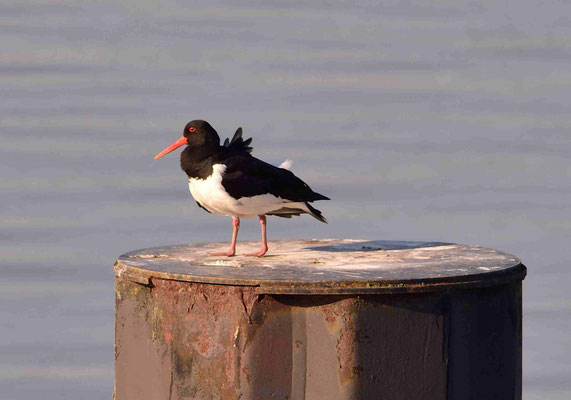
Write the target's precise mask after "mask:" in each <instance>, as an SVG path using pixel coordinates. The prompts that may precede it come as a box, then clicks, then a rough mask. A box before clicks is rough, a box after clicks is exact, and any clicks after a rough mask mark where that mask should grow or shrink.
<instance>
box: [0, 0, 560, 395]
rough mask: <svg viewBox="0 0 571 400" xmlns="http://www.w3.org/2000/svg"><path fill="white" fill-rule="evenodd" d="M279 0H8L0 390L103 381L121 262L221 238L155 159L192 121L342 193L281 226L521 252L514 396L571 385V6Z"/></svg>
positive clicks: (224, 231) (51, 389) (275, 228)
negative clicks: (520, 382)
mask: <svg viewBox="0 0 571 400" xmlns="http://www.w3.org/2000/svg"><path fill="white" fill-rule="evenodd" d="M270 3H271V2H267V1H265V2H262V1H252V2H243V3H242V4H237V3H236V2H228V3H225V2H213V1H208V2H206V1H205V2H202V3H201V2H198V1H195V2H192V5H190V4H186V2H182V1H165V2H160V3H159V2H151V1H101V2H97V3H95V2H87V1H85V2H83V1H36V2H32V1H22V0H18V1H6V0H4V1H2V2H1V3H0V49H1V51H0V93H1V99H2V101H1V102H0V135H1V136H0V139H1V146H0V160H1V161H0V165H1V169H0V174H1V175H0V193H1V196H0V256H1V258H0V260H1V261H0V398H1V399H2V400H4V399H6V400H11V399H33V398H38V397H41V398H42V399H44V400H51V399H79V398H81V399H104V398H110V396H111V392H112V381H113V378H112V376H113V369H112V368H113V318H114V315H113V305H114V291H113V280H114V276H113V273H112V269H111V268H112V265H113V262H114V259H115V258H116V257H117V256H118V255H119V254H121V253H124V252H126V251H129V250H133V249H137V248H142V247H149V246H156V245H162V244H175V243H185V242H194V241H211V240H216V241H220V240H227V239H229V236H230V229H231V227H230V220H229V219H228V218H222V217H217V216H211V215H208V214H206V213H205V212H203V211H202V210H200V209H198V207H196V206H195V204H194V202H193V201H191V199H190V197H189V194H188V189H187V186H186V182H185V177H184V175H183V173H182V172H181V171H180V170H179V167H178V156H177V155H170V156H168V157H165V158H164V159H161V160H160V161H153V156H154V155H155V154H156V153H157V152H158V151H160V150H161V149H163V148H164V147H166V146H167V145H168V144H170V143H171V142H172V141H174V139H176V138H177V137H179V136H180V133H181V131H182V128H183V126H184V124H185V123H186V122H187V121H188V120H191V119H196V118H202V119H207V120H209V121H210V122H211V123H212V124H213V125H214V127H215V128H216V129H218V131H219V133H220V134H221V136H223V137H226V136H228V135H231V134H232V133H233V132H234V130H235V129H236V128H237V127H238V126H242V127H243V128H244V132H245V135H246V137H250V136H253V137H254V142H253V144H254V154H255V155H257V156H259V157H261V158H263V159H265V160H268V161H270V162H273V163H276V164H277V163H280V162H281V161H283V160H284V159H285V158H291V159H293V160H294V166H293V171H294V172H296V173H297V174H298V175H300V176H301V177H302V178H303V179H305V180H306V181H307V182H308V183H310V184H311V186H312V187H313V188H314V189H315V190H317V191H319V192H321V193H324V194H326V195H328V196H330V197H331V198H333V199H334V201H331V202H328V203H321V205H320V207H319V208H320V209H321V210H322V211H323V212H324V214H325V215H326V216H327V217H328V219H329V221H330V224H329V225H323V224H318V223H316V222H315V221H314V220H313V219H311V218H298V219H294V220H291V221H288V220H277V219H275V218H274V219H270V221H269V235H270V238H272V239H281V238H309V237H354V238H364V239H394V240H428V241H453V242H459V243H468V244H480V245H484V246H488V247H494V248H499V249H502V250H505V251H508V252H511V253H513V254H517V255H518V256H520V257H521V258H522V259H523V260H524V263H525V264H526V265H527V266H528V267H529V275H528V278H527V279H526V281H525V285H524V299H525V301H524V393H525V398H526V399H568V398H571V380H570V379H569V376H571V367H570V361H569V360H570V359H571V339H570V337H571V335H570V332H571V291H570V290H569V284H570V283H571V280H570V279H571V273H570V272H569V271H570V267H571V266H570V265H569V264H570V263H569V261H571V246H570V245H569V243H570V240H571V204H570V199H571V179H570V178H571V167H570V163H569V157H570V155H571V133H570V132H571V105H570V103H569V98H570V97H571V68H569V64H570V62H571V18H570V17H569V16H570V15H571V5H569V4H568V3H566V2H556V1H554V2H547V3H537V4H536V2H531V1H508V2H502V4H499V3H500V2H494V1H487V2H486V1H484V2H468V1H464V2H445V1H435V2H430V3H428V2H425V1H418V2H414V1H407V2H401V1H387V2H383V5H377V4H376V3H377V2H374V1H367V0H363V1H359V0H356V1H332V2H321V1H312V2H302V1H291V2H280V4H279V5H278V4H270ZM159 4H160V5H159ZM240 236H241V239H257V238H258V224H257V222H255V221H245V222H244V224H243V225H242V230H241V231H240Z"/></svg>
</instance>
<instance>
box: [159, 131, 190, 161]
mask: <svg viewBox="0 0 571 400" xmlns="http://www.w3.org/2000/svg"><path fill="white" fill-rule="evenodd" d="M183 144H188V140H186V138H185V137H184V136H181V137H179V138H178V139H177V140H176V142H174V143H173V144H171V145H170V146H169V147H167V148H166V149H164V150H163V151H161V152H160V153H159V154H157V155H156V156H155V160H156V159H158V158H161V157H162V156H164V155H165V154H168V153H170V152H171V151H173V150H175V149H178V148H179V147H180V146H182V145H183Z"/></svg>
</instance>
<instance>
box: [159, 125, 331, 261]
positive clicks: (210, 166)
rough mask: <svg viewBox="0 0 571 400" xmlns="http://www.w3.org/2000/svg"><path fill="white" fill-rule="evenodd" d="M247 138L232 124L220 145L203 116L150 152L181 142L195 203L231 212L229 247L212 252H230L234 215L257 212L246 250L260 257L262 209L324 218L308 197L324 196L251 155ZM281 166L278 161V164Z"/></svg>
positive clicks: (218, 211) (249, 215) (286, 215)
mask: <svg viewBox="0 0 571 400" xmlns="http://www.w3.org/2000/svg"><path fill="white" fill-rule="evenodd" d="M251 142H252V138H250V139H247V140H243V139H242V128H238V130H237V131H236V133H235V134H234V137H233V138H232V140H229V139H226V141H225V142H224V144H223V145H220V137H219V136H218V134H217V133H216V131H215V130H214V128H213V127H212V126H211V125H210V124H209V123H208V122H206V121H202V120H194V121H191V122H189V123H188V124H186V126H185V127H184V131H183V135H182V136H181V137H180V138H179V139H177V140H176V141H175V142H174V143H173V144H171V145H170V146H169V147H167V148H166V149H164V150H163V151H161V152H160V153H159V154H157V155H156V156H155V160H156V159H158V158H160V157H162V156H164V155H165V154H167V153H170V152H171V151H173V150H175V149H177V148H179V147H180V146H182V145H187V147H186V148H185V149H184V150H183V152H182V153H181V156H180V166H181V168H182V169H183V171H184V172H186V174H187V175H188V186H189V189H190V193H191V194H192V197H194V199H195V200H196V203H197V204H198V206H199V207H200V208H202V209H204V210H206V211H207V212H209V213H215V214H221V215H228V216H231V217H232V226H233V231H232V242H231V244H230V250H228V251H226V252H221V253H213V254H211V255H212V256H229V257H230V256H233V255H235V254H236V238H237V237H238V229H239V228H240V218H254V217H258V218H259V220H260V225H261V229H262V248H261V250H260V251H258V252H257V253H253V254H248V255H250V256H257V257H261V256H263V255H264V254H266V252H267V251H268V242H267V238H266V215H275V216H278V217H284V218H291V217H292V216H293V215H300V214H309V215H311V216H312V217H314V218H315V219H317V220H318V221H321V222H325V223H327V220H326V219H325V217H324V216H323V215H321V211H319V210H317V209H316V208H314V207H312V206H311V205H310V204H309V203H310V202H312V201H316V200H329V198H328V197H325V196H323V195H322V194H319V193H316V192H314V191H313V190H311V188H310V187H309V186H308V185H307V184H306V183H305V182H303V181H302V180H301V179H299V178H298V177H297V176H295V175H294V174H293V173H292V172H290V171H288V170H287V169H285V168H280V167H275V166H273V165H270V164H268V163H266V162H264V161H262V160H259V159H257V158H255V157H253V156H252V155H251V154H250V153H251V152H252V147H250V143H251ZM282 166H283V164H282Z"/></svg>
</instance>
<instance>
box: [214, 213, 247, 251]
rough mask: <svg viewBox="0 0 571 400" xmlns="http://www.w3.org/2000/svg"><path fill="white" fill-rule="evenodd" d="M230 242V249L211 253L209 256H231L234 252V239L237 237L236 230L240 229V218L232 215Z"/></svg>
mask: <svg viewBox="0 0 571 400" xmlns="http://www.w3.org/2000/svg"><path fill="white" fill-rule="evenodd" d="M232 226H233V228H234V229H233V230H232V243H230V250H228V251H222V252H220V253H211V254H210V255H211V256H226V257H232V256H233V255H235V254H236V239H237V238H238V230H239V229H240V218H237V217H234V218H233V219H232Z"/></svg>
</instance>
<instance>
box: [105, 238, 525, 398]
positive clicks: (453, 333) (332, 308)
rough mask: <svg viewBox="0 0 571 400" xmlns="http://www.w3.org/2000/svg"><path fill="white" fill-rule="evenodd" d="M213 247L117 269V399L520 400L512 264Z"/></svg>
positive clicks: (170, 251)
mask: <svg viewBox="0 0 571 400" xmlns="http://www.w3.org/2000/svg"><path fill="white" fill-rule="evenodd" d="M223 246H224V245H223V244H191V245H181V246H169V247H157V248H151V249H145V250H139V251H134V252H131V253H127V254H124V255H122V256H121V257H119V259H118V260H117V262H116V264H115V274H116V294H117V296H116V322H115V396H116V399H117V400H134V399H137V400H163V399H165V400H166V399H243V400H246V399H255V400H259V399H290V400H299V399H307V400H312V399H316V400H323V399H327V400H334V399H403V400H404V399H406V400H412V399H424V400H432V399H443V400H444V399H446V400H455V399H459V400H460V399H461V400H466V399H486V400H490V399H501V400H506V399H510V400H511V399H521V281H522V280H523V278H524V277H525V274H526V268H525V267H524V266H523V265H522V264H521V261H520V260H519V259H518V258H517V257H515V256H512V255H509V254H506V253H503V252H500V251H496V250H492V249H487V248H482V247H477V246H462V245H457V244H451V243H428V242H394V241H362V240H310V241H281V242H273V243H271V244H270V249H272V250H271V251H272V253H271V254H270V255H269V256H267V257H263V258H251V257H243V256H237V257H233V258H213V257H209V256H208V254H209V253H211V252H213V251H216V250H218V249H219V248H220V247H223ZM246 246H248V243H242V244H241V247H240V249H242V250H243V249H244V248H245V247H246ZM251 246H252V247H253V248H254V247H255V246H258V243H252V244H251Z"/></svg>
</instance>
